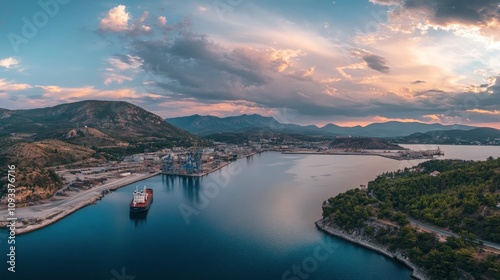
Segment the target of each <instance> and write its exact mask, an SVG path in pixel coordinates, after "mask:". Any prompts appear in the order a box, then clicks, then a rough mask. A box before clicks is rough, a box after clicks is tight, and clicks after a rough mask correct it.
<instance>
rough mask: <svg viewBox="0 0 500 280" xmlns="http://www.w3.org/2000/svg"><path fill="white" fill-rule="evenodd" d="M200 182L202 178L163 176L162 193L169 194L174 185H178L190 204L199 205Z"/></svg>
mask: <svg viewBox="0 0 500 280" xmlns="http://www.w3.org/2000/svg"><path fill="white" fill-rule="evenodd" d="M202 180H203V177H191V176H176V175H163V176H162V178H161V181H162V191H163V192H167V193H170V192H172V191H173V190H174V188H175V186H176V185H179V186H181V188H182V191H183V194H184V196H185V197H186V199H187V200H188V201H189V202H190V203H191V204H193V205H194V204H199V203H200V190H201V184H202Z"/></svg>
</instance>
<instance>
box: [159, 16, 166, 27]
mask: <svg viewBox="0 0 500 280" xmlns="http://www.w3.org/2000/svg"><path fill="white" fill-rule="evenodd" d="M158 24H160V25H161V26H166V25H167V18H166V17H164V16H159V17H158Z"/></svg>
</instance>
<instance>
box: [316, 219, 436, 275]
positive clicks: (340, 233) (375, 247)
mask: <svg viewBox="0 0 500 280" xmlns="http://www.w3.org/2000/svg"><path fill="white" fill-rule="evenodd" d="M315 224H316V227H317V228H318V229H320V230H322V231H324V232H326V233H328V234H330V235H333V236H336V237H339V238H342V239H344V240H347V241H349V242H352V243H354V244H358V245H360V246H363V247H365V248H367V249H370V250H372V251H375V252H377V253H380V254H382V255H384V256H386V257H389V258H391V259H394V260H396V261H398V262H400V263H402V264H404V265H406V266H407V267H409V268H410V269H412V270H413V273H412V275H411V276H412V277H413V278H415V279H419V280H427V279H429V278H428V276H427V275H426V273H425V272H424V271H423V270H422V269H421V268H419V267H417V266H416V265H415V264H414V263H412V262H411V261H410V260H409V259H408V258H406V257H404V256H402V255H401V254H400V253H397V252H396V253H394V252H390V251H389V250H388V248H386V247H385V246H382V245H379V244H375V243H374V242H372V241H371V240H369V239H368V238H366V237H363V236H357V235H352V234H349V233H347V232H346V231H344V230H342V229H340V228H338V227H335V226H333V225H331V224H328V223H327V221H326V220H324V219H321V220H319V221H317V222H316V223H315Z"/></svg>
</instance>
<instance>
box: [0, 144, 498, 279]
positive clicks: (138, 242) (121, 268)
mask: <svg viewBox="0 0 500 280" xmlns="http://www.w3.org/2000/svg"><path fill="white" fill-rule="evenodd" d="M441 148H442V149H444V150H445V153H446V152H447V150H448V152H449V153H451V154H453V153H454V151H455V152H457V151H459V149H463V148H458V149H456V150H454V149H455V147H453V146H449V147H441ZM483 148H488V147H483ZM490 148H491V147H490ZM481 151H483V150H481ZM457 153H458V152H457ZM478 153H479V155H478ZM460 155H461V157H462V158H467V157H472V158H473V159H476V157H481V158H478V159H482V157H483V156H484V158H486V157H487V156H489V155H492V156H494V157H497V156H500V149H495V148H493V149H490V150H486V151H485V152H484V155H483V152H477V151H476V152H475V153H474V152H471V153H470V155H469V156H464V155H463V152H462V153H461V154H460ZM418 162H420V161H405V162H399V161H394V160H390V159H386V158H382V157H360V156H320V155H314V156H312V155H283V154H279V153H264V154H261V155H255V156H253V157H251V158H248V159H241V160H238V161H236V162H235V163H233V164H231V165H230V166H228V167H225V168H223V169H221V170H219V171H217V172H215V173H212V174H210V175H209V176H207V177H204V178H201V179H188V178H180V177H167V176H156V177H153V178H149V179H147V180H144V181H142V182H138V183H136V184H132V185H129V186H126V187H123V188H120V189H118V190H116V191H115V192H113V193H111V194H109V195H106V196H105V197H104V198H103V200H101V201H100V202H99V203H97V204H95V205H91V206H88V207H86V208H84V209H82V210H79V211H77V212H75V213H74V214H72V215H70V216H68V217H66V218H64V219H62V220H61V221H59V222H57V223H55V224H53V225H50V226H48V227H46V228H43V229H41V230H37V231H35V232H31V233H28V234H25V235H21V236H18V237H17V238H16V272H15V273H11V272H8V271H7V268H8V264H7V263H6V261H7V256H6V254H7V253H8V247H7V243H6V237H7V232H6V231H4V230H2V231H0V240H1V242H0V254H1V255H0V261H1V263H2V265H1V267H0V268H1V270H0V279H30V280H31V279H47V280H58V279H61V280H63V279H64V280H80V279H82V280H83V279H85V280H87V279H109V280H113V279H114V280H132V279H134V280H149V279H242V280H244V279H277V280H278V279H290V280H298V279H311V280H314V279H346V280H347V279H381V280H382V279H384V280H385V279H398V280H399V279H410V274H411V271H410V270H408V269H407V268H406V267H404V266H402V265H401V264H399V263H396V262H394V261H393V260H391V259H388V258H386V257H384V256H381V255H379V254H377V253H374V252H371V251H369V250H366V249H364V248H361V247H358V246H356V245H353V244H350V243H348V242H345V241H343V240H341V239H338V238H335V237H331V236H328V235H326V234H324V233H323V232H321V231H319V230H317V229H316V228H315V226H314V222H315V221H316V220H318V219H320V218H321V204H322V202H323V201H324V200H325V199H327V198H329V197H331V196H335V195H336V194H338V193H340V192H343V191H345V190H347V189H350V188H354V187H358V186H359V185H360V184H366V183H367V182H368V181H369V180H371V179H373V178H374V177H375V176H376V175H378V174H380V173H382V172H385V171H392V170H397V169H400V168H404V167H407V166H412V165H414V164H417V163H418ZM136 185H139V186H143V185H146V186H148V187H150V188H153V189H154V192H155V193H154V201H153V204H152V206H151V208H150V209H149V211H148V212H147V213H146V214H144V215H138V216H137V215H136V216H130V214H129V209H128V203H129V202H130V200H131V196H132V190H133V189H134V188H135V186H136Z"/></svg>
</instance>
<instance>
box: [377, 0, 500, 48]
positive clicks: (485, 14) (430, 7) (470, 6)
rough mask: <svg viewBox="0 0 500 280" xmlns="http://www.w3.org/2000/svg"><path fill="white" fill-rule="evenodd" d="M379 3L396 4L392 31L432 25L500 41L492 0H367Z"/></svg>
mask: <svg viewBox="0 0 500 280" xmlns="http://www.w3.org/2000/svg"><path fill="white" fill-rule="evenodd" d="M370 2H372V3H374V4H378V5H389V6H396V9H394V10H393V11H392V12H391V13H390V16H391V18H392V20H393V21H394V23H395V24H393V25H392V27H393V30H398V31H404V32H408V31H410V30H415V29H418V30H421V31H422V32H427V31H428V30H429V29H431V28H440V29H443V30H449V31H453V32H454V33H455V34H456V35H459V36H463V37H473V38H475V39H477V40H480V39H481V38H480V37H481V36H486V37H489V38H492V39H494V40H500V35H499V33H498V29H499V28H500V12H499V10H500V8H499V2H498V1H492V0H475V1H466V0H370Z"/></svg>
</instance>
